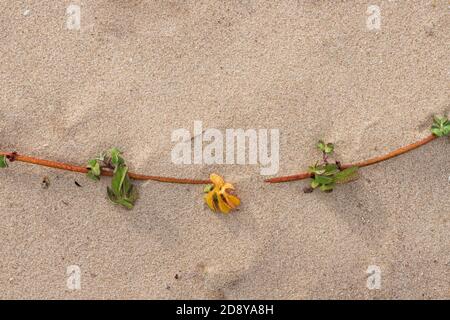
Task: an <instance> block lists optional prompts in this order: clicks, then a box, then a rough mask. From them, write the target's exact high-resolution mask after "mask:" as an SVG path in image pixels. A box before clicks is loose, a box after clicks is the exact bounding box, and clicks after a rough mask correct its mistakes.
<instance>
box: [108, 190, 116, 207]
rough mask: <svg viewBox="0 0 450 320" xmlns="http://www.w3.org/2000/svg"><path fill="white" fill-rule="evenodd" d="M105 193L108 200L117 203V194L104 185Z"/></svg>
mask: <svg viewBox="0 0 450 320" xmlns="http://www.w3.org/2000/svg"><path fill="white" fill-rule="evenodd" d="M106 194H107V195H108V199H109V200H111V201H112V202H114V203H117V196H116V194H115V193H114V192H113V191H112V189H111V188H110V187H106Z"/></svg>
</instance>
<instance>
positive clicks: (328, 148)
mask: <svg viewBox="0 0 450 320" xmlns="http://www.w3.org/2000/svg"><path fill="white" fill-rule="evenodd" d="M317 148H319V150H320V151H322V152H323V153H325V154H329V155H331V154H332V153H333V151H334V145H333V144H332V143H325V142H323V141H322V140H319V142H318V143H317Z"/></svg>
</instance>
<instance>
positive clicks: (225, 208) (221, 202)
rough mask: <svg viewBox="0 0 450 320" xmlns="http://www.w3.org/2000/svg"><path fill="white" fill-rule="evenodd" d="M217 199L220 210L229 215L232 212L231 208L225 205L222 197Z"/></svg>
mask: <svg viewBox="0 0 450 320" xmlns="http://www.w3.org/2000/svg"><path fill="white" fill-rule="evenodd" d="M217 199H218V201H217V203H218V205H219V210H220V211H222V212H223V213H228V212H230V210H231V207H230V206H228V205H227V204H226V203H225V201H223V199H222V197H221V196H218V197H217Z"/></svg>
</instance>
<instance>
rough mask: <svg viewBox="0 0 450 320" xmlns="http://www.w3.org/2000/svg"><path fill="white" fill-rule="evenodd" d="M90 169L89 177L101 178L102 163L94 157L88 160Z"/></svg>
mask: <svg viewBox="0 0 450 320" xmlns="http://www.w3.org/2000/svg"><path fill="white" fill-rule="evenodd" d="M87 167H88V169H89V171H88V173H87V175H88V177H89V178H91V179H93V180H99V179H100V174H101V169H100V163H98V160H97V159H92V160H89V161H88V165H87Z"/></svg>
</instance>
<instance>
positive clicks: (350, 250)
mask: <svg viewBox="0 0 450 320" xmlns="http://www.w3.org/2000/svg"><path fill="white" fill-rule="evenodd" d="M70 3H73V4H79V5H80V6H81V29H80V30H68V29H67V28H66V16H65V12H66V7H67V6H68V5H69V4H70ZM372 4H373V5H378V6H379V7H380V9H381V30H380V31H374V30H372V31H370V30H368V28H367V27H366V18H367V16H368V14H367V13H366V10H367V7H368V6H369V5H372ZM448 5H449V3H448V1H431V0H430V1H406V0H394V1H382V0H379V1H370V2H368V1H339V2H337V1H331V0H329V1H325V0H322V1H265V2H263V1H212V0H211V1H194V0H192V1H162V0H160V1H139V0H129V1H125V0H110V1H106V0H101V1H91V0H85V1H82V2H78V1H77V0H73V1H50V0H44V1H37V2H32V1H7V0H1V1H0V8H1V9H0V103H1V108H0V150H1V151H17V152H19V153H22V154H26V155H33V156H37V157H42V158H47V159H52V160H59V161H65V162H70V163H74V164H79V165H83V164H85V162H86V161H87V160H88V159H89V158H91V157H92V156H94V155H96V154H98V153H99V152H100V151H102V150H105V149H108V148H110V147H112V146H117V147H119V148H120V149H122V150H123V151H124V157H125V158H126V159H127V162H128V163H129V165H130V167H131V170H132V171H134V172H139V173H146V174H153V175H167V176H176V177H193V178H194V177H195V178H202V179H205V178H208V175H209V173H210V172H217V173H219V174H221V175H223V176H224V177H225V179H226V180H227V181H230V182H233V183H234V184H235V186H236V187H237V193H238V195H239V196H240V198H241V199H242V206H241V207H240V210H239V211H237V212H235V213H233V214H230V215H222V214H214V213H212V212H210V211H209V210H208V209H207V207H206V206H205V205H204V203H203V200H202V191H203V186H201V185H198V186H195V185H172V184H164V183H158V182H139V183H137V184H138V187H139V191H140V199H139V200H138V202H137V203H136V206H135V208H134V209H133V210H132V211H127V210H124V209H122V208H120V207H117V206H114V205H112V204H111V203H110V202H109V201H108V200H107V199H106V186H107V185H109V183H110V179H109V178H104V179H102V181H100V182H98V183H95V182H92V181H91V180H88V179H87V178H86V177H85V176H83V175H82V174H77V173H70V172H65V171H59V170H54V169H49V168H45V167H38V166H32V165H29V164H24V163H13V164H11V165H10V167H9V168H8V169H7V170H1V171H0V298H2V299H6V298H18V299H25V298H45V299H47V298H50V299H82V298H94V299H119V298H123V299H139V298H143V299H155V298H158V299H183V298H184V299H191V298H200V299H212V298H216V299H256V298H259V299H313V298H319V299H325V298H333V299H351V298H355V299H401V298H404V299H412V298H419V299H422V298H424V299H429V298H438V299H449V298H450V232H449V231H450V181H449V176H450V164H449V162H448V159H449V155H450V151H449V150H450V141H449V139H447V138H445V139H444V138H443V139H438V140H436V141H433V142H431V143H430V144H427V145H426V146H424V147H422V148H420V149H417V150H415V151H412V152H410V153H408V154H405V155H402V156H400V157H398V158H396V159H393V160H389V161H387V162H384V163H382V164H379V165H374V166H371V167H368V168H364V169H363V170H361V177H360V179H359V180H358V181H356V182H353V183H351V184H347V185H342V186H339V188H337V189H336V190H335V192H333V193H331V194H323V193H320V192H314V193H312V194H305V193H303V192H302V188H303V187H304V186H306V185H307V182H306V181H300V182H293V183H287V184H267V183H264V182H263V180H264V178H267V177H265V176H261V175H260V167H259V166H258V165H175V164H173V163H172V162H171V150H172V148H173V146H174V143H173V142H171V133H172V131H173V130H175V129H177V128H186V129H188V130H190V131H192V130H193V126H194V121H195V120H200V121H202V122H203V127H204V128H217V129H219V130H225V129H227V128H243V129H249V128H254V129H259V128H268V129H269V128H275V129H279V130H280V170H279V173H278V174H279V175H286V174H294V173H296V172H298V171H303V170H304V169H305V168H307V166H308V165H310V164H311V163H314V162H315V160H316V159H317V157H318V156H319V155H318V153H317V151H316V150H315V148H314V144H315V142H316V141H317V140H318V139H320V138H323V139H325V140H327V141H332V142H334V143H335V144H336V152H337V156H338V157H339V159H340V160H342V161H343V162H350V161H356V160H363V159H367V158H370V157H373V156H376V155H381V154H383V153H386V152H389V151H391V150H394V149H396V148H398V147H400V146H403V145H406V144H408V143H412V142H415V141H417V140H419V139H422V138H423V137H425V136H427V135H428V134H429V130H428V128H429V126H430V125H431V116H432V115H433V114H446V115H448V114H449V113H450V100H449V80H450V74H449V70H450V69H449V66H450V58H449V54H448V45H449V40H450V33H449V32H448V31H449V27H450V17H449V8H448ZM44 177H47V178H48V180H49V181H50V186H49V187H48V188H47V189H44V188H42V186H41V182H42V179H43V178H44ZM75 181H77V182H78V183H79V184H80V185H81V187H78V186H76V185H75ZM70 265H77V266H79V267H80V269H81V272H82V274H81V290H69V289H68V287H67V285H66V281H67V275H66V268H67V267H68V266H70ZM370 265H376V266H379V267H380V269H381V288H380V289H379V290H369V289H368V288H367V287H366V280H367V277H368V274H367V273H366V270H367V269H368V267H369V266H370Z"/></svg>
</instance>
